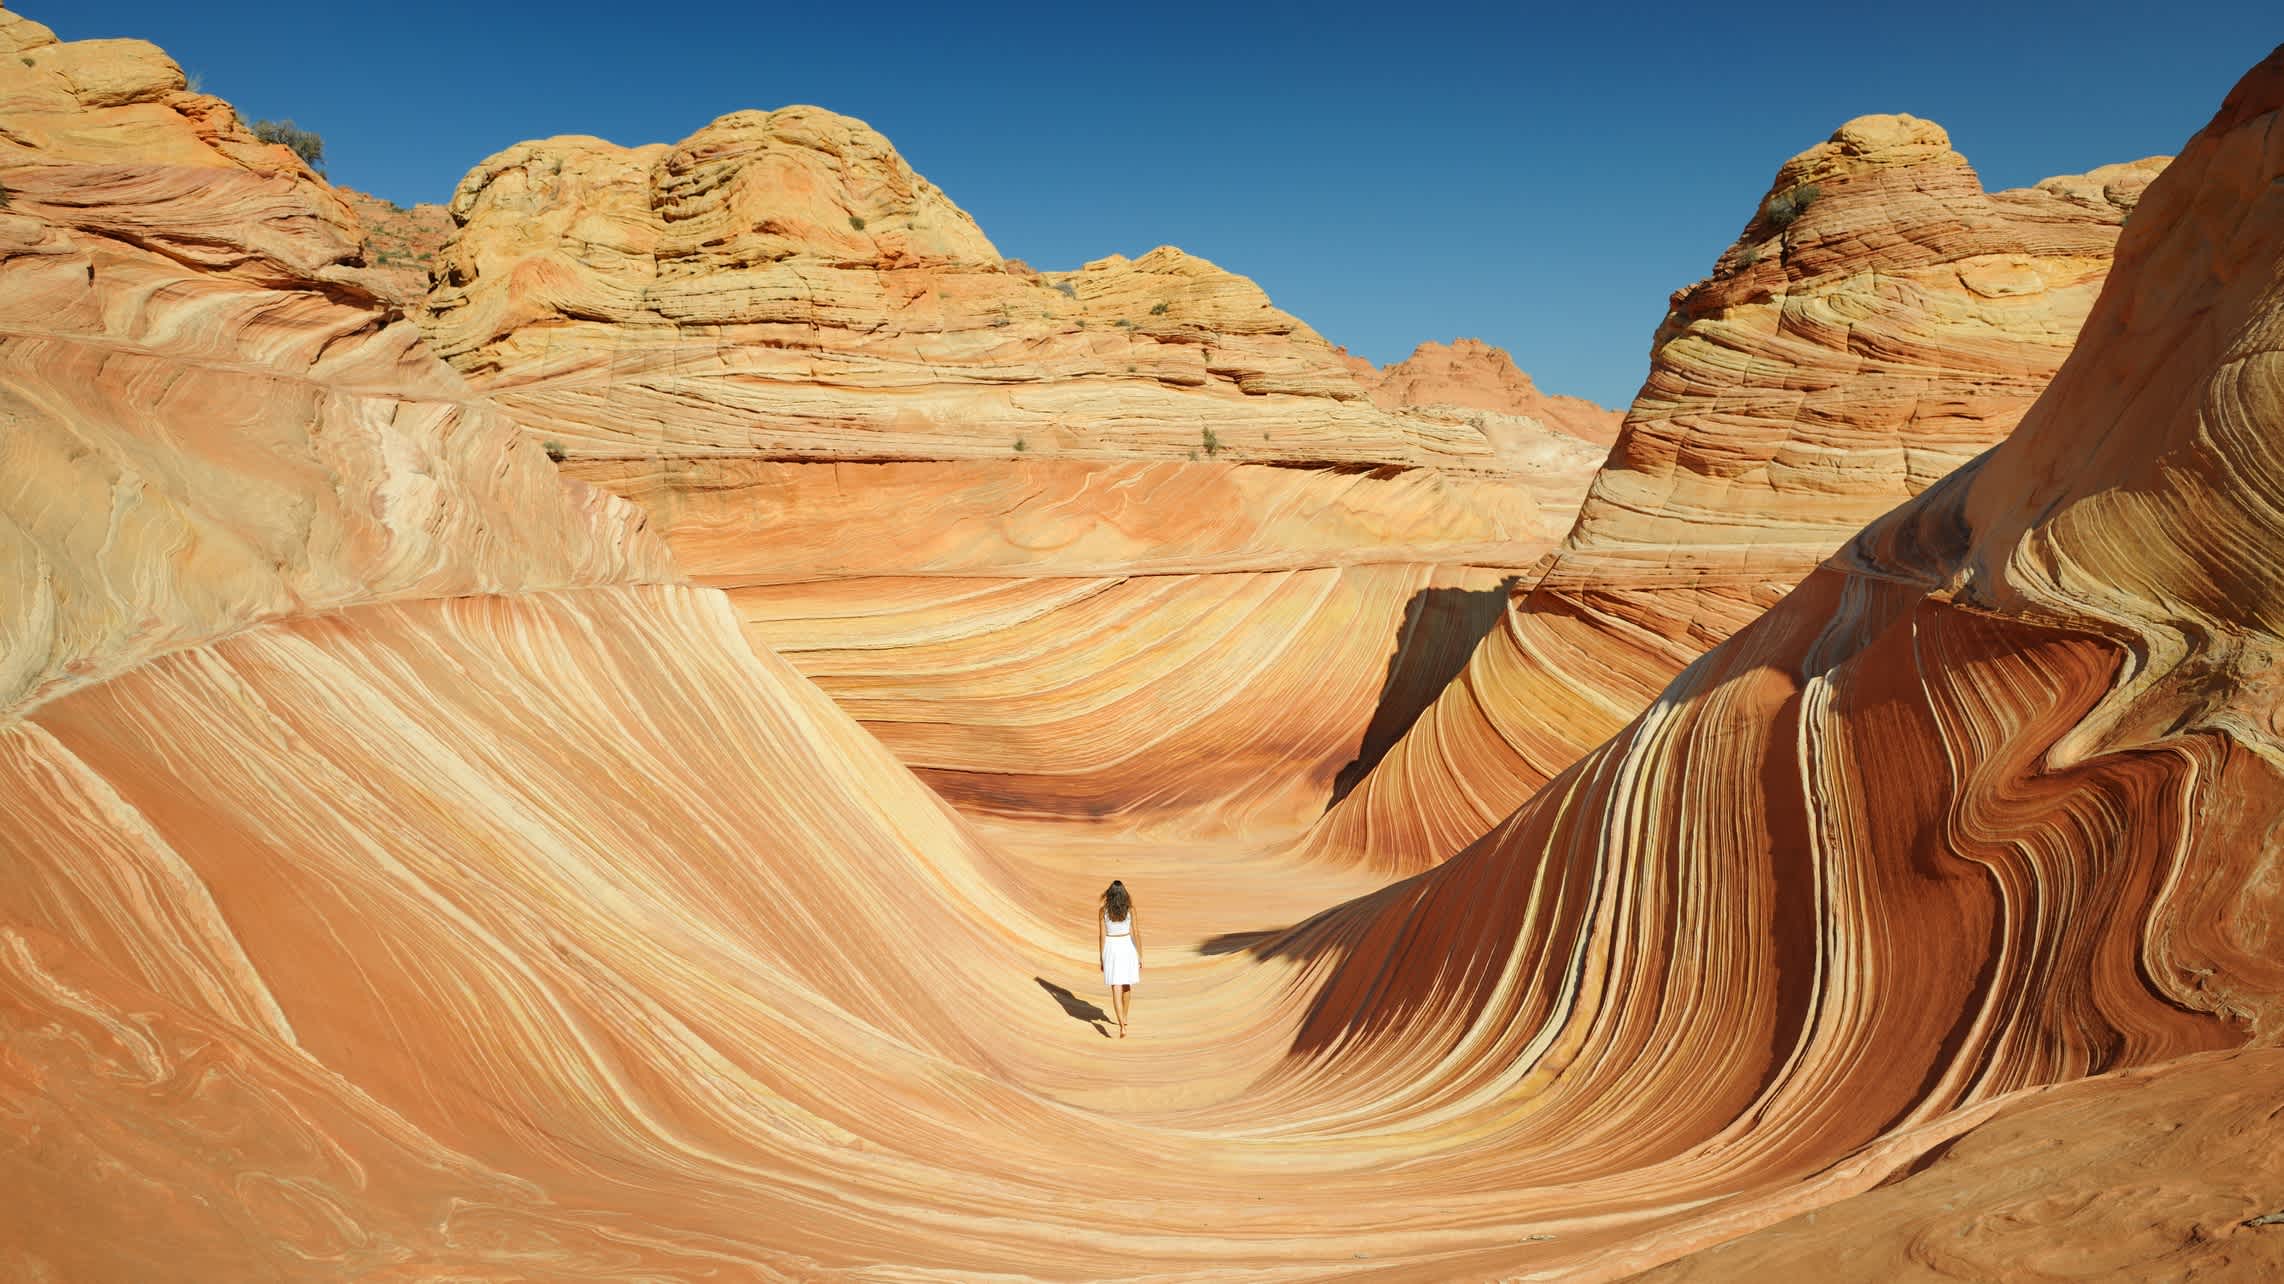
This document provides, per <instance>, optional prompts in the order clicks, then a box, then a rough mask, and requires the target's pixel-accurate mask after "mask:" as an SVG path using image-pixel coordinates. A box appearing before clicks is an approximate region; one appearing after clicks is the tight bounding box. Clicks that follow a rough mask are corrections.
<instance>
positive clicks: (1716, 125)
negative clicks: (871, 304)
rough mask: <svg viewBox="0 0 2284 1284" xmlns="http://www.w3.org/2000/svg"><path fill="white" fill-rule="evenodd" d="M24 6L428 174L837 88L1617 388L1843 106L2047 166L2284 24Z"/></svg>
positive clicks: (934, 148)
mask: <svg viewBox="0 0 2284 1284" xmlns="http://www.w3.org/2000/svg"><path fill="white" fill-rule="evenodd" d="M9 7H11V8H15V9H17V10H18V11H19V12H22V13H25V14H27V15H28V16H30V17H32V18H34V19H36V20H38V21H41V22H44V23H46V24H48V25H49V26H52V27H54V28H55V29H56V31H57V33H58V34H59V35H61V36H63V37H65V38H66V39H82V38H87V37H94V36H139V37H142V38H144V39H147V40H151V41H155V42H156V43H158V44H159V45H161V46H163V47H164V48H165V49H166V50H167V51H168V52H169V53H171V54H173V55H174V57H175V59H176V60H177V61H178V62H180V63H182V64H183V66H184V67H185V69H187V70H189V71H191V72H193V73H195V74H197V75H198V76H200V77H201V78H202V80H203V82H204V87H205V88H206V90H207V91H208V92H210V93H216V94H220V95H222V96H223V97H225V98H228V99H229V100H231V101H232V102H233V103H235V104H236V105H237V107H238V109H239V110H240V111H241V112H242V113H244V114H245V115H246V116H247V117H249V118H255V117H264V116H269V117H292V118H293V119H294V120H295V121H297V122H298V123H300V124H301V125H303V126H304V127H306V128H310V129H314V130H316V131H317V132H318V133H319V134H321V135H323V137H324V139H325V146H326V158H327V160H328V162H329V170H330V173H331V175H332V177H333V178H334V179H335V180H336V181H337V182H341V183H345V184H347V185H350V186H353V187H359V188H363V189H365V190H367V191H371V192H374V193H376V194H378V195H381V196H385V197H388V198H390V199H392V200H395V201H398V202H401V203H406V204H409V203H412V202H414V201H433V200H442V199H444V198H445V197H446V196H447V195H449V194H450V192H451V190H452V188H453V186H454V185H455V184H456V183H457V182H458V180H459V178H460V176H461V175H462V174H463V173H465V172H466V171H467V170H468V169H469V168H470V167H472V166H473V165H474V164H475V163H476V162H477V161H478V160H480V159H482V158H483V157H485V156H486V155H489V154H490V153H492V152H494V151H497V150H499V149H501V148H503V147H506V146H508V145H509V144H511V143H514V142H517V141H520V140H522V139H526V138H536V137H543V136H546V135H549V134H572V133H579V134H597V135H600V136H602V137H605V138H609V139H612V140H614V141H616V142H621V143H629V144H632V143H645V142H657V141H668V142H671V141H675V140H678V139H680V138H682V137H684V136H685V135H687V134H689V133H690V132H692V131H693V130H695V129H697V128H698V127H699V126H701V125H703V124H705V123H706V122H707V121H709V120H711V119H713V118H714V117H716V116H718V115H720V114H722V113H724V112H728V111H733V110H736V109H738V108H744V107H761V108H769V107H781V106H784V105H786V104H789V103H817V104H820V105H822V106H825V107H829V108H832V109H833V110H835V111H839V112H845V113H847V114H849V115H852V116H857V117H861V118H863V119H864V120H867V121H869V122H871V123H872V124H873V125H874V126H875V127H876V128H878V129H879V130H881V132H883V133H885V134H887V135H888V137H889V138H890V139H891V140H892V141H893V142H894V143H895V144H896V145H897V147H898V149H899V150H901V151H902V152H903V153H904V155H905V157H906V158H907V159H908V160H910V161H911V162H912V164H913V166H914V167H915V168H917V169H918V170H919V171H920V172H921V173H923V174H925V175H927V176H928V177H929V178H930V179H931V180H933V181H934V182H935V183H936V184H937V185H938V186H940V187H942V188H943V189H944V190H945V191H947V192H949V193H950V194H951V196H952V198H953V199H954V200H956V201H958V202H959V203H960V204H961V205H963V206H965V207H966V208H967V210H968V211H969V212H970V213H971V214H973V215H975V217H976V219H977V221H978V222H980V223H981V224H982V225H983V229H984V231H985V232H986V233H987V234H988V235H989V236H990V237H991V238H992V240H993V242H994V243H995V244H997V245H998V246H999V248H1000V251H1001V252H1002V253H1004V254H1009V255H1014V256H1018V257H1021V258H1023V259H1026V260H1029V261H1030V262H1031V263H1032V264H1033V265H1035V266H1038V267H1042V268H1069V267H1075V266H1077V265H1078V264H1079V263H1081V262H1083V261H1085V260H1087V259H1091V258H1098V257H1101V256H1102V255H1105V254H1109V253H1112V252H1119V253H1125V254H1138V253H1140V252H1142V251H1144V250H1147V249H1149V248H1150V247H1152V246H1155V245H1159V244H1173V245H1179V246H1181V247H1182V248H1184V249H1186V250H1189V251H1191V252H1192V253H1195V254H1201V255H1204V256H1205V257H1207V258H1210V259H1212V260H1214V261H1215V262H1217V263H1219V264H1221V265H1222V266H1223V267H1226V268H1230V269H1232V270H1234V271H1237V272H1242V273H1244V274H1246V275H1247V276H1250V277H1252V278H1253V279H1254V280H1256V281H1258V282H1260V284H1261V285H1262V287H1263V288H1264V289H1266V290H1267V291H1268V292H1269V295H1270V297H1271V298H1273V299H1274V300H1276V302H1277V303H1278V304H1279V305H1280V306H1282V307H1284V308H1285V309H1286V310H1288V311H1290V312H1293V313H1295V314H1297V315H1298V316H1300V317H1301V318H1302V319H1304V320H1306V321H1307V322H1308V323H1309V324H1311V325H1313V326H1315V327H1316V328H1317V329H1318V330H1319V331H1321V332H1322V333H1323V334H1324V335H1325V336H1326V337H1327V338H1329V339H1331V340H1332V341H1334V342H1336V343H1344V344H1346V345H1348V346H1349V347H1350V348H1351V349H1353V350H1354V351H1356V352H1359V353H1361V354H1363V355H1365V356H1367V357H1370V358H1372V359H1373V360H1375V361H1380V362H1387V361H1392V360H1396V359H1398V358H1401V357H1403V356H1404V355H1406V354H1407V353H1409V352H1410V350H1411V348H1412V346H1413V345H1414V344H1415V343H1417V342H1418V341H1420V340H1423V339H1451V338H1455V337H1459V336H1476V337H1480V338H1483V339H1486V340H1488V341H1490V342H1493V343H1496V344H1498V345H1500V346H1502V347H1504V348H1507V349H1508V350H1509V351H1511V352H1513V353H1514V354H1515V358H1516V360H1517V361H1518V362H1519V363H1520V364H1521V365H1522V367H1523V368H1524V369H1526V370H1528V371H1530V372H1531V373H1532V374H1533V375H1534V376H1536V377H1537V379H1538V381H1539V383H1540V385H1541V386H1542V387H1545V388H1547V389H1549V390H1550V391H1555V392H1567V393H1573V394H1577V395H1581V396H1587V397H1591V398H1593V399H1595V400H1597V401H1600V402H1602V403H1603V404H1605V405H1612V406H1623V405H1624V404H1626V403H1627V402H1628V401H1630V400H1631V399H1632V398H1633V394H1634V391H1635V389H1636V387H1637V386H1638V385H1639V384H1640V382H1641V379H1642V376H1643V373H1644V371H1645V370H1646V368H1647V363H1648V348H1649V340H1650V336H1651V333H1652V332H1653V331H1654V329H1655V328H1656V326H1657V323H1658V320H1659V318H1660V317H1661V316H1662V315H1663V314H1664V310H1665V300H1666V296H1667V295H1668V294H1669V293H1671V292H1672V291H1673V290H1674V289H1676V288H1678V287H1680V286H1683V285H1686V284H1688V283H1689V282H1691V281H1693V280H1695V279H1697V278H1698V277H1699V276H1701V275H1702V274H1703V273H1704V272H1705V270H1706V269H1707V268H1708V267H1710V266H1711V264H1712V262H1713V259H1714V257H1715V256H1716V255H1717V254H1718V253H1719V252H1720V250H1721V249H1722V248H1723V247H1724V246H1726V245H1727V244H1728V243H1729V241H1730V240H1731V239H1732V238H1734V237H1735V236H1736V234H1737V232H1738V230H1739V229H1740V228H1741V227H1742V226H1743V225H1744V223H1745V221H1746V219H1747V218H1748V217H1749V216H1750V215H1751V213H1752V211H1753V208H1754V205H1755V203H1756V202H1757V201H1758V200H1759V198H1760V196H1761V194H1762V192H1763V191H1765V190H1766V188H1767V186H1768V181H1769V179H1770V177H1771V176H1772V175H1773V174H1774V173H1775V170H1776V167H1777V166H1778V165H1779V164H1781V163H1782V162H1783V161H1784V160H1785V158H1787V157H1789V156H1791V155H1792V154H1794V153H1795V152H1798V151H1800V150H1802V149H1804V148H1806V147H1808V146H1810V145H1811V144H1814V143H1816V142H1817V141H1819V140H1821V139H1823V138H1824V137H1826V136H1827V135H1829V134H1830V133H1831V132H1832V130H1833V129H1834V128H1835V127H1836V126H1838V125H1839V124H1840V123H1841V122H1842V121H1844V120H1846V119H1848V118H1849V117H1851V116H1857V115H1861V114H1863V113H1866V112H1881V111H1906V112H1911V113H1913V114H1915V115H1920V116H1925V117H1928V118H1930V119H1933V120H1936V121H1939V122H1941V123H1942V124H1943V125H1945V126H1946V127H1947V128H1949V129H1950V131H1951V136H1952V140H1953V142H1954V144H1955V145H1956V146H1957V147H1958V148H1959V150H1960V151H1962V152H1964V153H1965V154H1966V156H1967V158H1968V159H1969V160H1970V161H1972V162H1974V164H1975V166H1976V168H1977V169H1978V170H1979V171H1980V172H1981V174H1982V176H1983V181H1984V183H1985V185H1986V186H1989V187H1993V188H1997V187H2012V186H2021V185H2023V184H2027V183H2032V182H2036V181H2037V180H2039V179H2041V178H2044V177H2047V176H2049V175H2053V174H2062V173H2072V172H2077V171H2082V170H2086V169H2090V168H2092V167H2094V166H2096V165H2101V164H2105V163H2108V162H2110V161H2119V160H2130V159H2133V158H2136V157H2140V156H2146V155H2151V154H2153V153H2166V152H2172V151H2175V150H2177V149H2178V148H2179V147H2180V145H2181V143H2182V141H2183V140H2184V139H2186V138H2187V137H2188V136H2189V135H2190V134H2191V133H2193V132H2195V131H2196V129H2197V128H2198V127H2199V126H2201V125H2203V124H2204V122H2205V121H2206V120H2207V119H2208V118H2209V117H2210V116H2211V115H2212V113H2213V110H2214V109H2215V108H2216V107H2217V106H2218V105H2219V104H2220V100H2221V97H2222V95H2223V94H2224V93H2226V92H2227V90H2228V88H2229V86H2230V85H2232V84H2233V83H2235V81H2236V78H2237V77H2238V76H2239V75H2241V74H2242V73H2243V72H2244V71H2245V69H2246V68H2248V67H2250V66H2251V65H2252V64H2253V63H2254V62H2255V61H2257V60H2258V59H2259V58H2260V57H2261V56H2262V55H2264V54H2265V53H2266V52H2267V51H2268V50H2269V49H2270V48H2271V47H2272V46H2273V45H2274V44H2275V43H2276V42H2277V41H2279V40H2284V5H2280V4H2279V3H2278V2H2277V0H2259V2H2257V3H2238V2H2237V0H2190V2H2187V3H2175V4H2170V5H2150V4H2120V3H2107V2H2105V0H2092V2H2087V3H2075V4H2068V5H2064V4H2058V3H2054V2H2053V0H2047V2H2046V3H2038V4H2008V3H2005V2H2003V0H1986V2H1982V3H1966V4H1954V3H1948V2H1928V3H1916V4H1897V5H1888V4H1882V5H1858V4H1849V3H1824V4H1761V5H1737V4H1705V3H1695V4H1674V5H1664V4H1625V3H1610V2H1608V0H1583V2H1581V3H1569V4H1562V5H1558V6H1547V7H1544V8H1539V7H1536V6H1532V5H1526V4H1523V3H1516V2H1510V3H1506V4H1498V5H1475V4H1467V3H1453V4H1437V5H1426V4H1402V5H1380V6H1361V5H1347V4H1341V3H1336V2H1327V3H1321V4H1254V5H1244V4H1229V5H1200V4H1157V5H1147V4H1131V5H1100V6H1097V5H1090V4H1086V3H1083V2H1081V3H1059V4H1037V5H1030V4H1002V5H972V6H971V5H954V4H944V3H933V4H924V5H908V6H907V5H899V4H894V3H876V4H870V5H864V6H852V5H847V4H842V3H838V2H837V0H794V2H793V3H790V4H772V3H755V2H753V0H742V2H740V3H735V4H715V3H707V2H706V0H686V2H685V3H678V4H673V5H658V6H645V5H641V4H633V5H628V4H613V5H601V4H587V3H583V2H582V0H567V2H565V3H556V4H537V3H528V2H526V0H497V2H496V3H473V4H471V3H461V2H458V0H456V2H454V3H440V2H437V0H394V2H392V3H378V2H375V3H368V4H362V5H353V6H352V5H335V4H328V3H301V4H290V5H289V4H279V3H268V4H260V3H251V2H245V0H202V2H201V3H196V4H186V3H183V2H182V0H9Z"/></svg>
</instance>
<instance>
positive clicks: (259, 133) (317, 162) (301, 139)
mask: <svg viewBox="0 0 2284 1284" xmlns="http://www.w3.org/2000/svg"><path fill="white" fill-rule="evenodd" d="M249 128H251V129H252V130H253V131H254V137H256V138H259V139H261V140H262V141H263V142H265V143H277V144H280V145H282V146H284V147H285V148H286V149H287V150H288V151H291V152H292V153H293V154H294V155H296V156H299V157H301V163H302V164H304V165H307V166H309V167H310V168H311V169H314V170H317V171H318V172H320V173H323V172H324V170H325V140H324V139H322V138H319V137H318V136H317V135H316V134H315V133H313V132H311V131H310V130H306V129H303V128H302V127H301V126H299V125H296V124H294V123H293V121H292V120H290V119H288V120H257V121H255V122H254V123H253V124H252V125H251V126H249Z"/></svg>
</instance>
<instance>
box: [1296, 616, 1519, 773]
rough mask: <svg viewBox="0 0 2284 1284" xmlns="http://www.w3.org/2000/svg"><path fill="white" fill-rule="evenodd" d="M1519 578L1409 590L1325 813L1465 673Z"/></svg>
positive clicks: (1494, 625)
mask: <svg viewBox="0 0 2284 1284" xmlns="http://www.w3.org/2000/svg"><path fill="white" fill-rule="evenodd" d="M1519 579H1520V577H1519V576H1514V575H1509V576H1507V577H1506V578H1505V579H1502V580H1500V581H1499V585H1498V587H1497V588H1487V589H1462V588H1430V589H1421V590H1420V591H1419V592H1417V593H1414V594H1412V599H1411V601H1409V602H1406V603H1405V604H1404V620H1403V623H1401V624H1399V625H1397V626H1396V649H1395V650H1394V651H1393V652H1391V653H1390V654H1389V656H1388V672H1387V676H1386V677H1384V678H1382V679H1381V682H1380V698H1379V700H1378V702H1377V703H1376V704H1375V705H1374V706H1373V709H1372V721H1371V722H1370V723H1369V724H1368V725H1367V726H1366V727H1365V728H1364V739H1363V741H1362V742H1361V743H1359V744H1358V745H1357V747H1356V757H1355V758H1354V759H1353V760H1351V761H1350V762H1349V764H1348V765H1347V766H1345V767H1342V768H1341V769H1340V773H1339V774H1338V775H1336V776H1334V777H1333V780H1332V797H1331V798H1329V799H1327V800H1326V802H1325V804H1324V807H1325V810H1326V811H1331V810H1332V809H1333V808H1334V807H1335V806H1337V805H1338V804H1339V803H1340V800H1341V799H1343V798H1346V797H1347V796H1348V795H1349V791H1351V790H1353V789H1355V788H1356V786H1357V785H1358V784H1360V783H1362V781H1363V780H1364V778H1365V777H1366V776H1368V775H1370V774H1372V769H1373V768H1374V767H1377V766H1379V765H1380V760H1381V759H1382V758H1385V757H1387V756H1388V751H1389V750H1390V749H1393V748H1395V746H1396V742H1397V741H1398V740H1401V739H1403V738H1404V733H1405V732H1407V731H1409V730H1411V729H1412V724H1413V723H1415V722H1417V721H1419V718H1420V715H1421V714H1422V713H1425V712H1427V707H1428V706H1429V705H1431V704H1434V703H1435V701H1436V697H1438V696H1440V695H1442V694H1443V689H1444V688H1445V687H1447V686H1450V685H1451V682H1452V679H1454V678H1457V677H1458V676H1459V675H1460V674H1462V673H1465V672H1466V671H1467V661H1468V659H1469V657H1471V656H1473V655H1474V654H1475V647H1476V645H1477V644H1478V643H1480V642H1482V640H1483V639H1484V638H1486V637H1489V636H1490V635H1491V630H1493V629H1495V628H1497V627H1499V621H1500V619H1501V618H1502V617H1503V616H1505V614H1506V611H1507V598H1508V596H1509V595H1510V594H1512V593H1513V592H1514V589H1515V585H1516V583H1517V581H1518V580H1519Z"/></svg>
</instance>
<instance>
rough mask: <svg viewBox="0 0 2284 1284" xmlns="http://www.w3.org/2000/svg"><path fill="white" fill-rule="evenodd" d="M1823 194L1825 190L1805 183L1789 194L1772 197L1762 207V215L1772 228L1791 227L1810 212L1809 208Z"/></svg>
mask: <svg viewBox="0 0 2284 1284" xmlns="http://www.w3.org/2000/svg"><path fill="white" fill-rule="evenodd" d="M1823 194H1824V189H1823V188H1820V187H1818V186H1817V185H1816V184H1814V183H1803V184H1801V185H1800V186H1798V187H1795V188H1793V189H1792V190H1791V191H1789V192H1784V193H1782V194H1780V195H1776V196H1771V197H1770V198H1769V200H1768V204H1767V205H1764V206H1762V207H1761V215H1762V217H1764V218H1766V219H1767V220H1768V221H1769V226H1771V227H1775V228H1786V227H1791V226H1792V225H1793V222H1794V221H1795V220H1797V219H1798V218H1799V217H1800V216H1801V215H1803V214H1806V213H1807V212H1808V207H1809V206H1811V205H1814V204H1815V203H1816V198H1817V197H1819V196H1822V195H1823Z"/></svg>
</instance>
